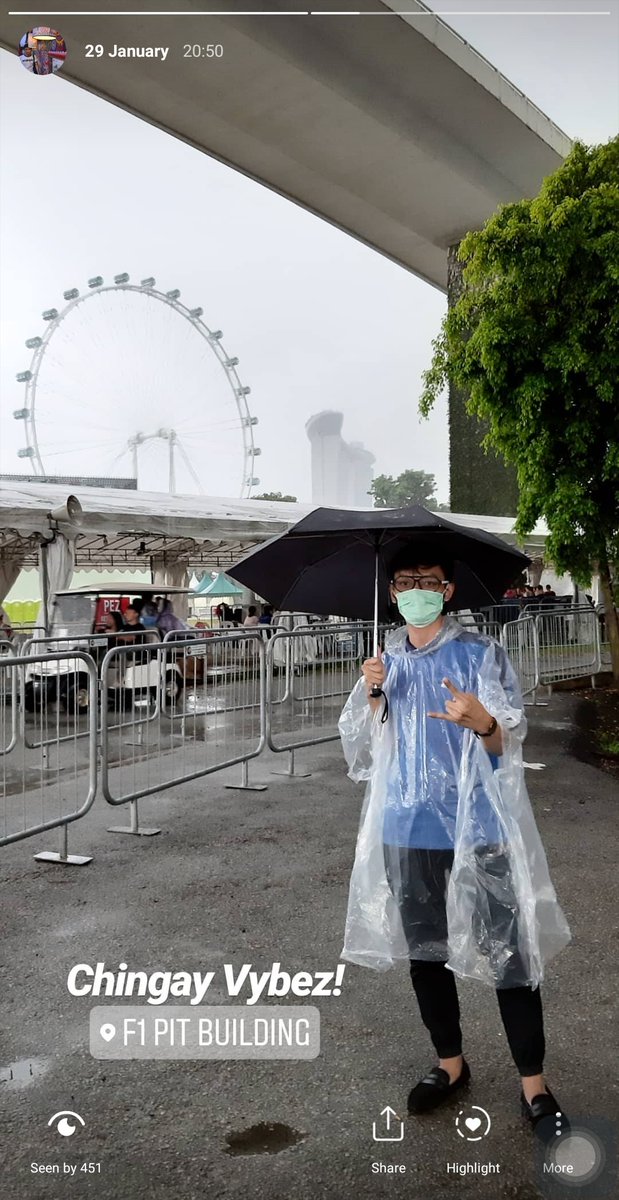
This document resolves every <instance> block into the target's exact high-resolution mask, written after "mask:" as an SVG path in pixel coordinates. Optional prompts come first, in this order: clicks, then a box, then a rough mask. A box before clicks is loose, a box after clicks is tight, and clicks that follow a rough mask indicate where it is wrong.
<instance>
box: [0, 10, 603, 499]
mask: <svg viewBox="0 0 619 1200" xmlns="http://www.w3.org/2000/svg"><path fill="white" fill-rule="evenodd" d="M166 7H171V5H167V4H166ZM431 7H432V8H434V9H435V10H436V11H438V12H441V13H446V12H447V10H450V11H451V14H452V15H449V16H445V18H444V19H445V20H447V21H448V23H449V24H451V25H452V26H453V27H454V28H455V29H456V30H457V31H458V32H460V33H461V34H462V36H464V37H465V38H466V39H467V41H469V42H471V43H472V44H473V45H474V46H475V47H476V48H477V49H478V50H479V51H480V52H481V53H482V54H484V55H485V56H486V58H488V59H489V60H490V61H491V62H492V63H493V64H494V65H495V66H496V67H498V68H499V69H500V70H501V71H502V72H503V73H504V74H505V75H507V77H508V78H509V79H511V80H512V82H514V83H515V84H516V85H517V86H518V87H519V88H521V90H522V91H524V92H525V93H526V94H527V95H528V96H529V97H530V98H531V99H532V100H533V101H535V103H536V104H538V105H539V107H540V108H542V109H543V110H544V111H545V112H546V113H547V114H548V116H550V117H551V118H552V119H553V120H554V121H555V122H556V123H557V124H558V125H560V126H561V127H562V128H563V129H564V130H565V131H566V132H567V133H568V134H569V135H570V136H573V137H574V136H577V137H580V138H583V139H584V140H585V141H589V142H597V141H604V140H606V139H607V138H608V137H610V136H612V135H613V134H614V133H615V132H616V129H617V115H618V111H619V68H618V65H617V64H618V62H619V42H618V39H617V15H618V11H619V5H618V3H617V0H560V2H556V0H543V3H542V2H541V0H539V2H537V3H535V2H534V0H530V2H529V0H510V3H509V4H505V3H504V2H503V3H498V4H497V3H496V0H495V2H494V3H489V0H475V3H474V4H472V3H470V2H469V3H468V4H467V3H464V0H463V2H462V3H459V2H457V0H445V3H442V4H440V3H437V2H435V3H431ZM466 9H468V10H469V11H470V10H471V9H475V10H476V11H478V12H479V11H480V10H484V12H485V15H484V16H466V15H462V13H463V11H464V10H466ZM501 9H502V10H503V14H502V15H497V16H493V15H490V12H491V10H494V11H495V12H496V11H497V10H501ZM506 9H510V10H515V9H517V10H518V12H519V14H520V15H518V16H516V17H513V16H506V15H505V10H506ZM540 9H544V10H546V11H548V10H555V11H556V12H557V13H558V11H559V10H561V11H562V12H566V11H569V12H570V13H571V14H572V15H568V16H559V15H554V16H552V17H551V16H548V17H542V16H534V15H533V14H532V11H531V10H537V11H539V10H540ZM577 11H579V12H583V11H585V12H587V13H588V15H587V16H585V17H582V16H576V15H574V14H575V13H576V12H577ZM594 11H602V12H606V13H609V12H610V14H611V15H605V16H595V15H594ZM458 14H460V15H458ZM359 19H363V18H359ZM0 59H1V63H0V65H1V95H0V101H1V107H0V113H1V117H0V120H1V129H0V134H1V142H0V146H1V153H2V166H3V171H2V175H3V183H2V192H1V196H0V239H1V257H0V263H1V268H0V269H1V275H2V277H1V283H2V308H1V318H2V342H3V353H2V363H1V376H0V421H1V426H0V427H1V432H2V451H1V457H0V468H1V469H2V471H5V472H14V471H19V470H20V469H23V466H24V463H22V462H20V460H19V459H18V458H17V456H16V450H17V448H18V446H19V445H20V444H23V427H22V426H21V425H20V424H19V423H18V422H16V421H14V420H13V418H12V412H13V409H15V408H18V407H20V406H21V403H22V392H21V389H20V386H19V385H18V384H17V383H16V382H15V373H16V372H17V371H19V370H23V369H24V367H25V366H26V365H27V361H28V352H27V351H26V350H25V348H24V345H23V343H24V340H25V338H26V337H28V336H33V335H34V334H37V333H41V332H42V328H43V322H42V321H41V315H40V314H41V312H42V310H43V309H44V308H48V307H50V306H52V305H59V303H60V301H61V299H62V291H63V290H65V289H66V288H68V287H72V286H76V287H80V288H81V289H83V288H84V286H85V283H86V280H87V279H88V277H89V276H92V275H94V274H101V275H103V276H104V277H105V278H106V279H110V277H111V276H112V275H113V274H116V273H118V272H120V271H128V272H129V274H130V275H131V276H132V277H133V278H136V279H141V278H144V277H145V276H148V275H151V274H152V275H155V276H156V277H157V280H158V282H159V283H160V284H161V285H162V286H163V287H164V289H165V290H167V289H169V288H172V287H179V288H180V289H181V291H182V295H183V299H184V300H186V301H187V302H188V303H190V304H191V305H198V304H199V305H201V306H202V307H203V308H204V315H205V320H206V321H207V322H208V323H209V324H210V325H211V326H214V327H216V328H220V329H223V331H224V335H225V345H226V349H227V350H229V351H230V352H231V353H233V354H234V355H236V356H238V358H239V359H240V367H239V370H240V371H241V374H242V381H243V383H245V384H247V385H249V386H251V389H252V393H251V397H250V403H251V410H252V412H253V413H254V414H255V415H256V416H257V417H258V418H259V422H260V423H259V426H258V431H257V439H256V440H257V443H258V444H259V445H260V447H261V449H262V457H261V459H260V460H259V461H258V462H257V464H256V465H257V467H258V474H259V475H260V479H261V485H260V488H259V489H258V490H259V491H262V490H282V491H289V492H293V493H294V494H295V495H297V496H298V497H299V499H301V500H309V499H310V471H309V443H308V442H307V439H306V437H305V433H304V424H305V421H306V420H307V418H308V417H309V416H310V415H311V414H312V413H314V412H316V411H318V410H320V409H321V408H331V407H333V408H340V409H341V410H342V411H343V412H344V414H345V421H344V435H345V436H346V437H348V438H349V439H352V440H360V441H363V442H365V444H366V445H367V446H368V447H369V448H370V449H372V450H373V451H374V453H375V455H376V458H377V462H376V471H377V473H378V472H386V473H389V474H397V473H399V472H400V471H402V470H404V469H406V468H409V467H414V468H422V469H424V470H427V471H431V472H433V473H434V474H435V475H436V478H437V483H438V495H439V498H440V499H447V495H448V444H447V424H446V403H445V402H443V403H442V404H441V405H440V407H439V408H438V409H437V411H436V413H435V414H434V416H433V417H432V419H431V421H430V422H423V423H420V422H419V421H418V418H417V416H416V400H417V396H418V393H419V386H420V377H421V372H422V370H423V369H424V367H425V366H427V365H428V362H429V358H430V344H431V340H432V338H433V337H434V336H435V335H436V333H437V331H438V327H439V323H440V319H441V316H442V313H443V310H444V303H445V301H444V298H443V297H442V295H441V294H440V293H438V292H437V291H436V290H435V289H433V288H432V287H430V286H429V285H427V284H425V283H423V282H421V281H420V280H418V279H416V278H415V277H414V276H412V275H410V274H409V273H407V272H406V271H405V270H403V269H402V268H400V267H398V266H395V265H394V264H393V263H391V262H390V261H388V260H386V259H384V258H382V257H381V256H380V255H379V254H377V253H375V252H374V251H372V250H370V249H368V248H367V247H365V246H363V245H361V244H359V243H358V242H356V241H355V240H354V239H353V238H351V237H349V236H348V235H346V234H344V233H341V232H340V231H338V230H336V229H333V228H332V227H330V226H329V225H328V224H327V223H325V222H324V221H321V220H320V219H319V218H317V217H314V216H312V215H310V214H308V213H306V212H304V211H303V210H301V209H300V208H299V207H297V206H295V205H293V204H291V203H289V202H287V201H286V200H283V199H281V198H280V197H278V196H276V195H275V194H273V193H271V192H269V191H268V190H267V189H265V188H263V187H261V186H260V185H258V184H256V183H253V182H252V181H250V180H248V179H246V178H245V177H244V176H242V175H240V174H237V173H236V172H234V171H233V170H231V169H229V168H227V167H225V166H222V165H221V164H219V163H217V162H215V161H213V160H210V159H209V158H207V157H206V156H204V155H201V154H200V153H198V152H197V151H195V150H193V149H191V148H189V147H188V146H186V145H184V144H183V143H181V142H179V141H176V140H175V139H174V138H172V137H170V136H169V135H167V134H165V133H162V132H160V131H158V130H157V129H155V128H153V127H151V126H149V125H147V124H145V123H143V122H140V121H139V120H138V119H137V118H134V117H132V116H130V115H128V114H126V113H124V112H122V111H121V110H120V109H118V108H115V107H113V106H112V105H109V104H106V103H105V102H104V101H102V100H99V99H97V98H96V97H94V96H92V95H90V94H89V93H87V92H85V91H81V90H80V89H78V88H76V87H74V86H72V85H71V84H69V83H68V82H66V81H63V80H62V73H60V74H59V75H57V76H55V77H54V79H53V80H45V81H43V80H40V79H37V78H35V77H33V76H32V75H30V74H28V73H27V72H26V71H25V70H24V69H23V68H22V66H21V65H20V63H19V60H18V59H17V57H12V56H11V55H9V54H6V53H4V52H1V53H0ZM41 84H43V86H44V87H45V105H44V107H43V106H42V102H41V95H42V90H41ZM42 129H44V130H45V132H46V134H47V135H48V136H46V137H40V136H39V135H40V133H41V130H42ZM85 308H86V306H85ZM85 308H84V311H85ZM166 315H167V314H166ZM95 316H96V317H97V320H96V324H95ZM136 322H137V316H136V314H135V312H132V311H130V310H128V309H126V308H124V307H122V302H121V306H119V307H118V308H115V309H113V310H112V308H111V307H108V308H107V309H105V311H101V313H100V314H95V311H94V307H93V320H92V322H91V324H90V327H89V326H88V323H87V322H86V323H85V324H80V323H79V322H76V323H75V324H74V325H72V326H71V328H69V326H68V322H67V329H66V337H65V340H64V342H63V343H62V344H61V343H60V342H59V344H58V346H59V348H58V356H57V361H56V364H55V366H56V370H57V371H59V372H62V369H63V367H65V368H66V369H67V370H70V371H71V372H73V374H74V385H73V387H74V395H73V397H72V401H71V404H69V401H67V407H65V408H64V409H63V404H62V397H61V396H60V395H57V396H56V397H55V396H54V392H53V385H52V387H51V388H50V391H49V393H48V403H49V404H50V406H52V405H53V406H54V407H53V409H52V411H55V412H57V413H58V418H59V421H58V424H59V428H60V433H61V437H62V439H63V440H64V438H65V437H66V439H67V442H68V445H69V446H71V447H72V448H74V450H73V454H74V459H75V462H74V467H73V470H74V471H75V472H78V473H79V472H81V471H88V472H90V471H94V470H95V469H96V468H97V467H98V469H99V470H101V472H115V473H119V474H124V473H127V474H128V473H129V468H130V463H129V460H128V458H125V459H124V460H123V459H121V460H118V455H119V454H120V453H121V452H122V449H123V445H124V443H125V442H126V440H127V437H128V436H129V435H130V434H131V433H132V432H135V429H136V425H137V427H138V428H139V427H141V428H142V429H144V430H146V431H149V430H150V426H151V424H152V421H153V419H154V412H153V402H152V390H151V389H152V387H154V384H152V383H150V382H148V381H147V382H145V383H143V384H136V387H135V394H134V395H133V407H132V408H130V407H129V406H128V405H126V406H124V407H123V406H119V405H118V404H117V402H116V400H115V397H114V396H110V394H109V393H110V386H111V384H110V379H107V378H103V377H102V375H101V370H102V368H101V362H102V361H105V360H106V359H107V358H110V357H111V358H112V359H114V358H115V360H116V362H118V361H119V359H120V358H122V361H123V363H126V362H127V357H126V356H127V355H129V356H130V353H131V351H130V346H131V345H134V346H135V355H136V357H137V360H138V365H139V358H140V356H142V358H144V357H145V356H148V358H149V361H150V364H151V370H152V371H153V372H154V373H155V375H156V376H157V377H158V378H160V379H162V372H163V371H164V367H161V368H159V367H158V365H157V364H158V359H157V354H158V353H160V352H161V345H162V339H163V337H166V338H167V341H166V343H165V345H166V356H165V357H166V363H165V369H166V370H169V380H170V381H177V385H176V387H174V384H173V383H168V384H167V385H166V386H168V387H170V386H171V387H172V388H173V391H174V401H173V404H172V405H170V402H169V400H167V401H164V404H165V413H166V418H167V420H168V421H169V422H170V423H172V421H173V422H174V425H175V427H176V426H178V427H179V430H180V431H181V432H182V433H184V437H185V445H186V448H187V450H188V453H189V455H190V458H191V460H192V462H193V464H194V466H195V468H196V469H197V470H198V472H199V473H200V474H201V475H202V482H203V485H204V487H205V489H206V490H210V491H213V492H218V493H219V494H222V493H223V492H227V493H229V494H238V477H239V469H240V468H239V462H238V456H237V457H236V459H235V457H234V454H233V451H232V447H231V446H230V443H229V437H230V431H229V430H227V429H226V428H225V425H222V424H221V423H220V424H219V426H218V424H217V422H218V420H220V418H221V415H222V414H223V413H224V411H225V409H224V405H225V389H224V381H223V380H221V379H220V378H219V376H218V374H217V372H211V373H210V374H209V375H208V388H207V391H208V397H207V401H206V403H205V404H204V406H203V416H202V417H201V418H200V419H199V420H198V419H196V416H195V413H196V411H198V410H199V404H198V401H197V398H196V397H194V393H193V389H195V386H196V382H195V376H196V375H197V374H198V373H199V371H200V370H202V369H206V368H205V367H204V363H203V362H202V360H201V359H200V354H201V347H197V346H196V347H195V358H194V344H193V340H192V343H191V345H189V344H188V343H187V341H186V340H185V339H186V332H185V331H184V330H181V329H180V328H179V327H177V325H176V324H172V323H170V325H169V327H166V329H165V331H164V332H163V333H162V335H161V336H159V334H158V333H156V336H155V335H153V332H152V329H151V338H150V343H149V342H148V340H146V341H141V340H140V335H139V334H138V331H137V324H136ZM123 337H124V338H125V341H124V342H123ZM115 346H116V347H117V354H116V356H114V347H115ZM119 348H120V351H119ZM131 366H132V364H128V369H129V367H131ZM162 386H163V384H162ZM112 390H113V389H112ZM86 391H87V393H88V396H89V409H88V412H86V413H85V414H84V417H83V420H82V422H81V423H80V417H79V415H78V413H77V409H76V407H75V406H76V403H77V399H76V397H80V399H81V396H82V395H83V393H84V392H86ZM56 402H57V404H56ZM71 405H72V406H73V407H71ZM157 419H158V420H162V419H163V418H162V417H161V416H158V418H157ZM218 430H219V432H218ZM46 436H47V437H48V439H49V445H50V457H49V458H48V460H47V461H46V465H47V466H48V470H49V471H50V472H51V471H53V470H54V469H58V465H57V464H60V463H61V464H62V468H63V470H66V469H67V461H66V459H64V458H62V457H59V456H58V453H57V451H58V450H59V449H60V448H62V443H59V434H58V429H56V431H55V432H54V431H52V430H50V428H48V429H47V431H46ZM217 437H220V438H221V439H222V453H221V456H220V461H219V462H218V466H217V473H216V475H215V477H214V478H215V486H213V487H211V486H209V485H210V483H211V480H212V479H213V476H212V475H211V476H209V473H208V471H206V470H205V466H204V464H205V460H206V453H207V450H206V447H207V446H208V442H209V438H217ZM95 446H96V451H95V449H94V447H95ZM54 450H55V451H56V455H55V456H54V454H53V453H51V451H54ZM115 459H116V460H117V461H116V462H115V461H114V460H115ZM162 469H163V455H162V450H159V451H158V452H157V451H155V450H152V451H151V452H150V456H149V457H148V458H145V459H144V460H143V468H142V471H141V484H142V486H147V487H148V486H153V485H154V484H155V482H156V481H157V480H161V479H162V475H161V472H162ZM228 481H229V482H228ZM188 490H189V489H188Z"/></svg>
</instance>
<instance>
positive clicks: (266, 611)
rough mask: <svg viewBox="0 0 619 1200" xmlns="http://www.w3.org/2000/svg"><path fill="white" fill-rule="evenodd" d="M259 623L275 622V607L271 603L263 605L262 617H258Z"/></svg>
mask: <svg viewBox="0 0 619 1200" xmlns="http://www.w3.org/2000/svg"><path fill="white" fill-rule="evenodd" d="M258 624H259V625H272V624H273V609H272V607H271V605H270V604H263V605H262V613H261V615H260V617H259V618H258Z"/></svg>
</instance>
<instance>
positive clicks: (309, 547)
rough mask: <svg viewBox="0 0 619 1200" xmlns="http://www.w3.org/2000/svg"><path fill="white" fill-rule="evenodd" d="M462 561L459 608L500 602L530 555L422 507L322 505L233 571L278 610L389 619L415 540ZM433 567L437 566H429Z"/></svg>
mask: <svg viewBox="0 0 619 1200" xmlns="http://www.w3.org/2000/svg"><path fill="white" fill-rule="evenodd" d="M415 541H417V542H420V543H423V545H424V546H427V544H428V543H430V544H431V545H432V547H433V549H434V551H435V553H436V561H438V562H440V557H441V553H442V554H444V555H445V557H448V558H450V559H454V560H455V573H454V582H455V585H456V588H455V593H454V596H453V599H452V601H451V603H450V605H448V607H450V608H452V609H460V608H473V609H475V608H479V607H480V605H482V604H494V603H495V602H496V601H497V600H499V599H500V598H501V596H502V595H503V592H504V591H505V588H506V587H507V586H508V585H509V584H510V583H511V582H512V581H513V580H514V579H515V578H516V576H517V575H519V574H520V572H521V571H523V570H524V568H525V567H527V566H528V565H529V562H530V559H528V558H527V556H526V555H525V554H522V553H521V552H520V551H519V550H515V549H514V548H513V547H511V546H508V545H507V544H506V543H505V542H503V541H501V539H500V538H498V537H495V536H494V534H492V533H486V531H485V530H483V529H470V528H467V527H466V526H463V525H459V524H457V523H456V522H455V521H450V520H449V518H448V517H446V516H444V515H443V513H438V512H433V511H431V510H430V509H428V508H422V507H421V505H418V504H416V505H413V506H411V507H410V508H374V509H371V510H370V511H369V512H359V511H355V510H354V509H345V508H317V509H315V510H314V512H311V513H309V515H308V516H307V517H304V518H303V520H302V521H298V522H297V524H296V525H293V526H292V528H291V529H289V530H288V531H287V533H284V534H280V535H279V536H278V537H275V538H272V539H271V540H270V541H268V542H265V543H263V545H261V546H257V547H256V548H255V549H254V550H251V551H250V552H249V554H246V555H245V557H244V558H242V559H241V560H240V562H238V563H237V564H236V566H234V567H233V568H232V569H231V570H229V571H228V572H227V574H228V575H231V576H232V578H233V579H236V580H237V581H238V582H239V583H243V584H245V586H246V587H249V588H251V589H252V590H253V591H255V592H257V593H258V595H259V596H262V597H263V598H264V599H265V600H267V601H268V602H269V604H272V605H273V606H274V607H275V608H279V609H285V610H288V611H290V612H311V613H318V614H322V615H327V614H329V615H332V616H340V617H349V618H351V619H353V618H354V619H361V620H372V619H373V620H374V653H376V652H377V647H378V622H379V620H389V619H390V617H391V616H392V615H393V613H392V610H391V611H390V602H389V592H388V583H389V578H390V573H389V567H390V563H391V561H392V559H393V558H394V557H395V555H396V554H397V553H398V552H399V551H400V550H402V549H403V548H404V547H405V546H408V545H409V544H410V543H411V542H415ZM427 565H430V564H427Z"/></svg>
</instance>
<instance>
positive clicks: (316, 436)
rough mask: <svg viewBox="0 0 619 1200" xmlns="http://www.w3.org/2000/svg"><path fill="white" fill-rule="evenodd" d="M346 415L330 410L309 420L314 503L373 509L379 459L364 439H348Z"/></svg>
mask: <svg viewBox="0 0 619 1200" xmlns="http://www.w3.org/2000/svg"><path fill="white" fill-rule="evenodd" d="M343 422H344V417H343V414H342V413H341V412H333V411H332V410H330V409H328V410H326V411H325V412H320V413H316V415H315V416H313V417H310V419H309V421H307V423H306V426H305V430H306V433H307V436H308V438H309V440H310V442H311V446H312V502H313V503H315V504H328V505H337V506H341V507H342V508H371V507H372V498H371V496H369V495H368V493H369V490H370V487H371V484H372V466H373V464H374V462H375V461H376V460H375V458H374V455H373V454H372V453H371V451H369V450H366V448H365V446H363V445H362V444H361V442H345V441H344V439H343V437H342V425H343Z"/></svg>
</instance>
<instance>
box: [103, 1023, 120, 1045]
mask: <svg viewBox="0 0 619 1200" xmlns="http://www.w3.org/2000/svg"><path fill="white" fill-rule="evenodd" d="M99 1033H100V1034H101V1037H102V1038H103V1040H104V1042H111V1040H112V1038H113V1037H114V1034H115V1033H116V1026H115V1025H102V1026H101V1028H100V1030H99Z"/></svg>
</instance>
